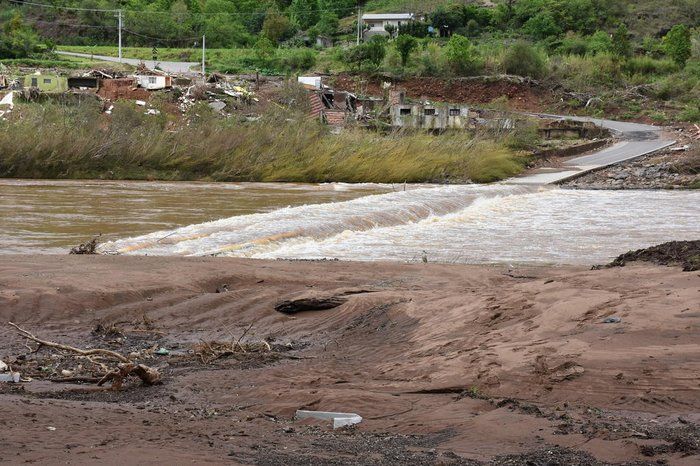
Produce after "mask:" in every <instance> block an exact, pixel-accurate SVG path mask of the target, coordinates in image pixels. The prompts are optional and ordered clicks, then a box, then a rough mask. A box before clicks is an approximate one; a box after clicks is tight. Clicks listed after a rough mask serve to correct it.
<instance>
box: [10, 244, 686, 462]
mask: <svg viewBox="0 0 700 466" xmlns="http://www.w3.org/2000/svg"><path fill="white" fill-rule="evenodd" d="M217 291H218V292H217ZM300 296H305V297H309V296H313V297H336V298H337V299H340V300H341V301H343V303H342V304H341V305H340V306H338V307H335V308H333V309H328V310H325V311H307V312H301V313H297V314H294V315H285V314H282V313H280V312H276V311H275V309H274V308H275V304H276V303H278V301H280V300H283V299H290V298H298V297H300ZM698 303H700V278H699V276H698V274H697V273H696V272H687V273H685V272H682V271H681V270H680V268H669V267H659V266H651V265H641V266H640V265H631V266H627V267H624V268H614V269H606V270H596V271H591V270H588V269H583V268H530V269H517V270H508V269H502V268H492V267H479V266H450V265H432V264H412V265H406V264H386V263H371V264H368V263H344V262H287V261H248V260H237V259H221V258H218V259H214V258H189V259H187V258H173V257H169V258H168V257H159V258H156V257H106V256H83V257H79V256H38V257H30V256H4V257H3V261H2V263H1V264H0V320H1V321H2V322H6V321H8V320H12V321H14V322H17V323H18V324H20V325H22V326H24V327H26V328H28V329H30V330H32V331H35V332H36V333H38V334H40V335H41V336H42V337H45V338H50V339H54V340H58V341H61V342H64V343H68V344H73V345H76V346H81V347H88V346H90V347H95V346H99V347H108V348H111V349H113V350H116V351H121V352H123V353H125V354H127V353H129V352H141V353H142V354H146V355H148V356H147V360H146V362H148V364H151V365H153V366H156V367H159V368H160V370H161V371H162V373H163V374H164V380H163V384H162V385H158V386H154V387H150V388H148V387H142V386H140V385H139V383H137V382H134V383H133V384H132V385H130V386H129V387H128V388H127V389H126V390H124V391H122V392H113V391H104V390H96V388H95V387H94V385H76V384H61V383H52V382H49V381H48V380H47V379H48V378H50V377H57V376H58V377H60V376H61V371H62V370H69V371H78V370H80V369H79V368H78V367H77V366H76V364H77V363H76V361H75V360H73V359H72V358H65V357H54V358H53V359H52V358H51V357H50V354H51V352H50V351H48V350H47V349H42V350H41V351H39V352H38V353H36V354H28V353H29V349H28V348H27V347H26V346H25V341H24V339H22V338H20V337H18V336H17V335H16V334H15V333H13V332H11V331H10V329H8V328H7V327H4V326H3V327H2V330H0V335H1V336H2V339H0V342H1V343H0V359H2V360H3V361H5V362H8V363H9V364H11V365H13V367H14V368H16V369H18V370H21V371H23V375H30V376H32V377H33V379H34V380H33V381H31V382H27V383H23V384H19V385H12V384H0V400H1V402H2V406H3V416H2V419H1V420H0V423H2V429H1V430H0V432H2V436H3V448H2V450H0V457H1V458H2V459H3V460H5V461H6V462H8V461H9V462H13V463H14V462H23V461H29V462H40V463H52V464H55V463H57V462H70V463H72V464H82V463H92V464H94V463H114V462H115V461H120V462H122V463H126V464H129V463H135V462H139V461H144V459H145V458H148V459H149V461H155V462H156V463H168V464H173V463H182V462H193V461H194V462H197V463H207V462H211V463H214V462H216V463H220V462H226V461H231V462H235V463H241V464H253V463H257V464H407V463H410V464H476V463H475V462H477V461H478V462H484V461H489V462H492V464H522V463H524V462H527V461H533V463H532V464H545V463H546V462H549V463H547V464H596V463H598V464H602V463H622V462H633V461H639V463H636V464H647V463H648V464H655V463H656V462H657V461H670V462H671V464H697V462H698V461H700V428H699V427H698V423H699V422H700V396H699V395H700V386H699V385H698V380H699V375H700V362H699V361H700V343H699V342H698V339H697V334H698V326H699V325H700V309H699V308H698ZM609 317H616V318H619V319H620V321H619V322H616V323H603V322H604V321H605V320H606V319H607V318H609ZM251 325H252V327H251ZM248 328H250V330H249V331H248V333H245V331H246V329H248ZM244 333H245V337H244V338H243V339H242V342H244V343H245V342H248V343H251V344H255V343H256V342H259V341H260V340H262V339H265V340H266V341H267V342H268V344H269V345H270V346H271V349H272V350H271V351H269V352H268V351H263V350H261V351H249V352H246V353H240V352H239V353H232V354H228V355H226V354H224V355H222V356H220V357H218V358H216V359H213V360H212V359H211V358H206V357H204V356H203V354H202V352H201V351H202V350H201V348H202V342H207V345H214V344H215V342H225V341H228V342H231V341H236V340H237V339H239V338H240V337H241V335H243V334H244ZM30 346H31V345H30ZM161 347H162V348H165V349H167V350H168V353H169V354H167V355H162V356H158V355H156V354H155V353H154V350H155V349H157V348H161ZM197 348H199V350H197ZM82 364H83V365H87V364H88V363H87V361H82ZM300 408H305V409H312V410H337V411H346V412H354V413H358V414H360V415H361V416H363V417H364V419H365V420H364V421H363V422H362V423H361V424H360V425H359V426H358V427H356V428H353V429H350V430H341V431H332V430H331V429H330V428H329V426H327V425H326V424H324V423H314V422H307V421H303V422H302V421H297V422H295V421H294V420H293V416H294V413H295V411H296V410H297V409H300ZM556 462H558V463H556Z"/></svg>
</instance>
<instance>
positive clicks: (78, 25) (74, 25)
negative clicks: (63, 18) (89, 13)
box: [34, 19, 117, 29]
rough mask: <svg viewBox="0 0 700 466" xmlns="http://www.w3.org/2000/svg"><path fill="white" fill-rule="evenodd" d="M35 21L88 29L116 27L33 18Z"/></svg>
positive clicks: (114, 27) (112, 27) (113, 27)
mask: <svg viewBox="0 0 700 466" xmlns="http://www.w3.org/2000/svg"><path fill="white" fill-rule="evenodd" d="M34 22H35V23H41V24H48V25H51V26H66V27H73V28H90V29H117V28H116V26H97V25H93V24H77V23H60V22H56V21H42V20H40V19H35V20H34Z"/></svg>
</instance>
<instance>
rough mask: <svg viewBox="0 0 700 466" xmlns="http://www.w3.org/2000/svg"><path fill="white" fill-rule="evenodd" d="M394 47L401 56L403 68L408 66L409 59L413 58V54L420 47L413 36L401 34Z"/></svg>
mask: <svg viewBox="0 0 700 466" xmlns="http://www.w3.org/2000/svg"><path fill="white" fill-rule="evenodd" d="M394 47H396V50H397V51H398V52H399V55H401V66H406V65H407V64H408V59H409V58H410V56H411V52H413V51H414V50H415V49H416V47H418V41H417V40H416V38H415V37H413V36H409V35H407V34H400V35H399V36H398V37H397V38H396V40H395V41H394Z"/></svg>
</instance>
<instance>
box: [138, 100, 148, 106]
mask: <svg viewBox="0 0 700 466" xmlns="http://www.w3.org/2000/svg"><path fill="white" fill-rule="evenodd" d="M136 105H140V106H142V107H145V106H146V102H144V101H143V100H137V101H136Z"/></svg>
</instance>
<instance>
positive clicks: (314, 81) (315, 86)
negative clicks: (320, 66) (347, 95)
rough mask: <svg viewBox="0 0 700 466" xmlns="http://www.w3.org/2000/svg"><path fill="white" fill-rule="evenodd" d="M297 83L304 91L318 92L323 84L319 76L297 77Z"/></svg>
mask: <svg viewBox="0 0 700 466" xmlns="http://www.w3.org/2000/svg"><path fill="white" fill-rule="evenodd" d="M297 82H298V83H299V84H301V85H302V86H304V87H305V88H306V89H309V90H315V91H320V90H321V88H322V86H323V83H322V80H321V77H320V76H299V77H298V78H297Z"/></svg>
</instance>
